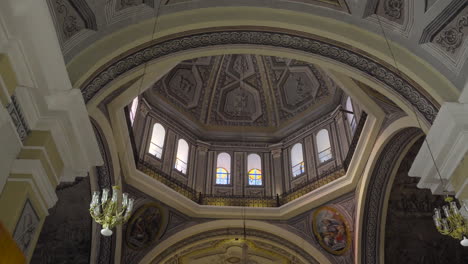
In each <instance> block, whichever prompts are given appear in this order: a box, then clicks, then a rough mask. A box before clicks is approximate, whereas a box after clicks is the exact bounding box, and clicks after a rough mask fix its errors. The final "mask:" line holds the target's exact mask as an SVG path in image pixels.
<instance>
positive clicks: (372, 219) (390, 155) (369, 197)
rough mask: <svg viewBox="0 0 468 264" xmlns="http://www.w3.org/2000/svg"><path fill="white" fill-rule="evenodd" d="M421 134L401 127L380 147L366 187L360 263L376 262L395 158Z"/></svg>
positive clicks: (418, 131) (412, 129) (414, 129)
mask: <svg viewBox="0 0 468 264" xmlns="http://www.w3.org/2000/svg"><path fill="white" fill-rule="evenodd" d="M418 136H421V131H420V130H419V129H417V128H405V129H403V130H401V131H400V132H398V133H397V134H396V135H394V136H393V137H392V139H391V140H390V141H389V142H388V143H387V144H386V146H385V147H384V149H383V150H382V152H381V154H380V156H379V158H378V160H377V162H376V167H375V168H374V170H373V172H372V175H371V178H370V181H369V184H368V186H367V191H366V192H367V194H366V200H365V203H364V205H363V206H364V208H365V209H364V216H363V222H362V230H361V234H362V248H361V252H362V255H361V256H362V263H365V264H375V263H379V261H380V254H382V252H380V250H379V245H380V223H381V217H382V210H383V209H382V208H383V206H384V201H385V192H383V191H382V190H386V188H387V186H388V184H389V179H390V177H391V174H392V172H393V171H394V170H393V168H394V167H395V166H397V165H399V164H398V160H399V157H400V156H401V155H402V152H403V151H404V149H405V148H406V147H407V146H408V144H409V143H410V142H411V141H412V140H414V139H415V137H418Z"/></svg>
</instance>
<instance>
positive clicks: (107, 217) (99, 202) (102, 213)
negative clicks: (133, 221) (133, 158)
mask: <svg viewBox="0 0 468 264" xmlns="http://www.w3.org/2000/svg"><path fill="white" fill-rule="evenodd" d="M112 190H113V191H112V198H111V199H109V189H107V188H106V189H104V190H103V191H102V196H101V194H100V192H98V191H96V192H94V193H93V198H92V200H91V204H90V205H89V212H90V214H91V217H92V218H93V219H94V220H95V221H96V223H98V224H100V225H102V229H101V234H102V235H103V236H111V235H112V230H111V229H113V228H114V227H115V226H116V225H119V224H123V223H125V222H127V220H128V218H130V215H131V213H132V209H133V202H134V199H133V198H128V194H127V193H123V194H122V196H119V193H120V192H119V190H120V187H119V186H112ZM100 196H101V199H99V197H100ZM120 201H121V202H122V204H121V206H120V207H119V202H120Z"/></svg>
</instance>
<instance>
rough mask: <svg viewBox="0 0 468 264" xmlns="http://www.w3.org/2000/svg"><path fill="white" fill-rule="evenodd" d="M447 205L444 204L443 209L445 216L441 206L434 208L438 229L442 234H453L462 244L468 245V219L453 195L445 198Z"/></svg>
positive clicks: (435, 222)
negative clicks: (461, 211)
mask: <svg viewBox="0 0 468 264" xmlns="http://www.w3.org/2000/svg"><path fill="white" fill-rule="evenodd" d="M445 201H446V202H447V204H446V205H444V206H442V211H443V213H444V216H445V218H443V217H442V213H441V210H440V208H435V209H434V216H433V219H434V224H435V226H436V228H437V230H438V231H439V232H440V233H441V234H442V235H447V236H451V237H453V238H455V239H459V240H461V241H460V244H461V245H462V246H464V247H467V246H468V239H467V238H466V237H467V236H468V223H467V220H466V219H465V218H464V217H463V215H462V214H461V213H460V210H459V209H458V207H457V203H456V202H455V201H454V199H453V197H450V196H447V197H446V198H445Z"/></svg>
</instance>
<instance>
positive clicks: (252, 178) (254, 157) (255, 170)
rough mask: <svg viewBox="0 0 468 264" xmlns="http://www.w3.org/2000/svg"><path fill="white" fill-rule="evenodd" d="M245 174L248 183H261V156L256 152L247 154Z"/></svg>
mask: <svg viewBox="0 0 468 264" xmlns="http://www.w3.org/2000/svg"><path fill="white" fill-rule="evenodd" d="M247 175H248V182H249V185H262V184H263V175H262V158H261V157H260V155H258V154H256V153H252V154H249V155H248V156H247Z"/></svg>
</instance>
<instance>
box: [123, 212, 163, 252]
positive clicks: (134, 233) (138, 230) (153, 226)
mask: <svg viewBox="0 0 468 264" xmlns="http://www.w3.org/2000/svg"><path fill="white" fill-rule="evenodd" d="M159 221H160V212H159V210H156V209H155V208H148V209H147V210H145V212H144V213H143V214H141V215H140V216H139V217H138V218H137V219H136V220H135V222H134V223H133V225H132V226H131V227H130V228H131V232H130V239H131V242H132V243H133V244H135V245H136V246H146V245H148V244H149V243H151V242H152V241H153V240H154V238H155V236H156V235H157V233H158V231H159Z"/></svg>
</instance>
